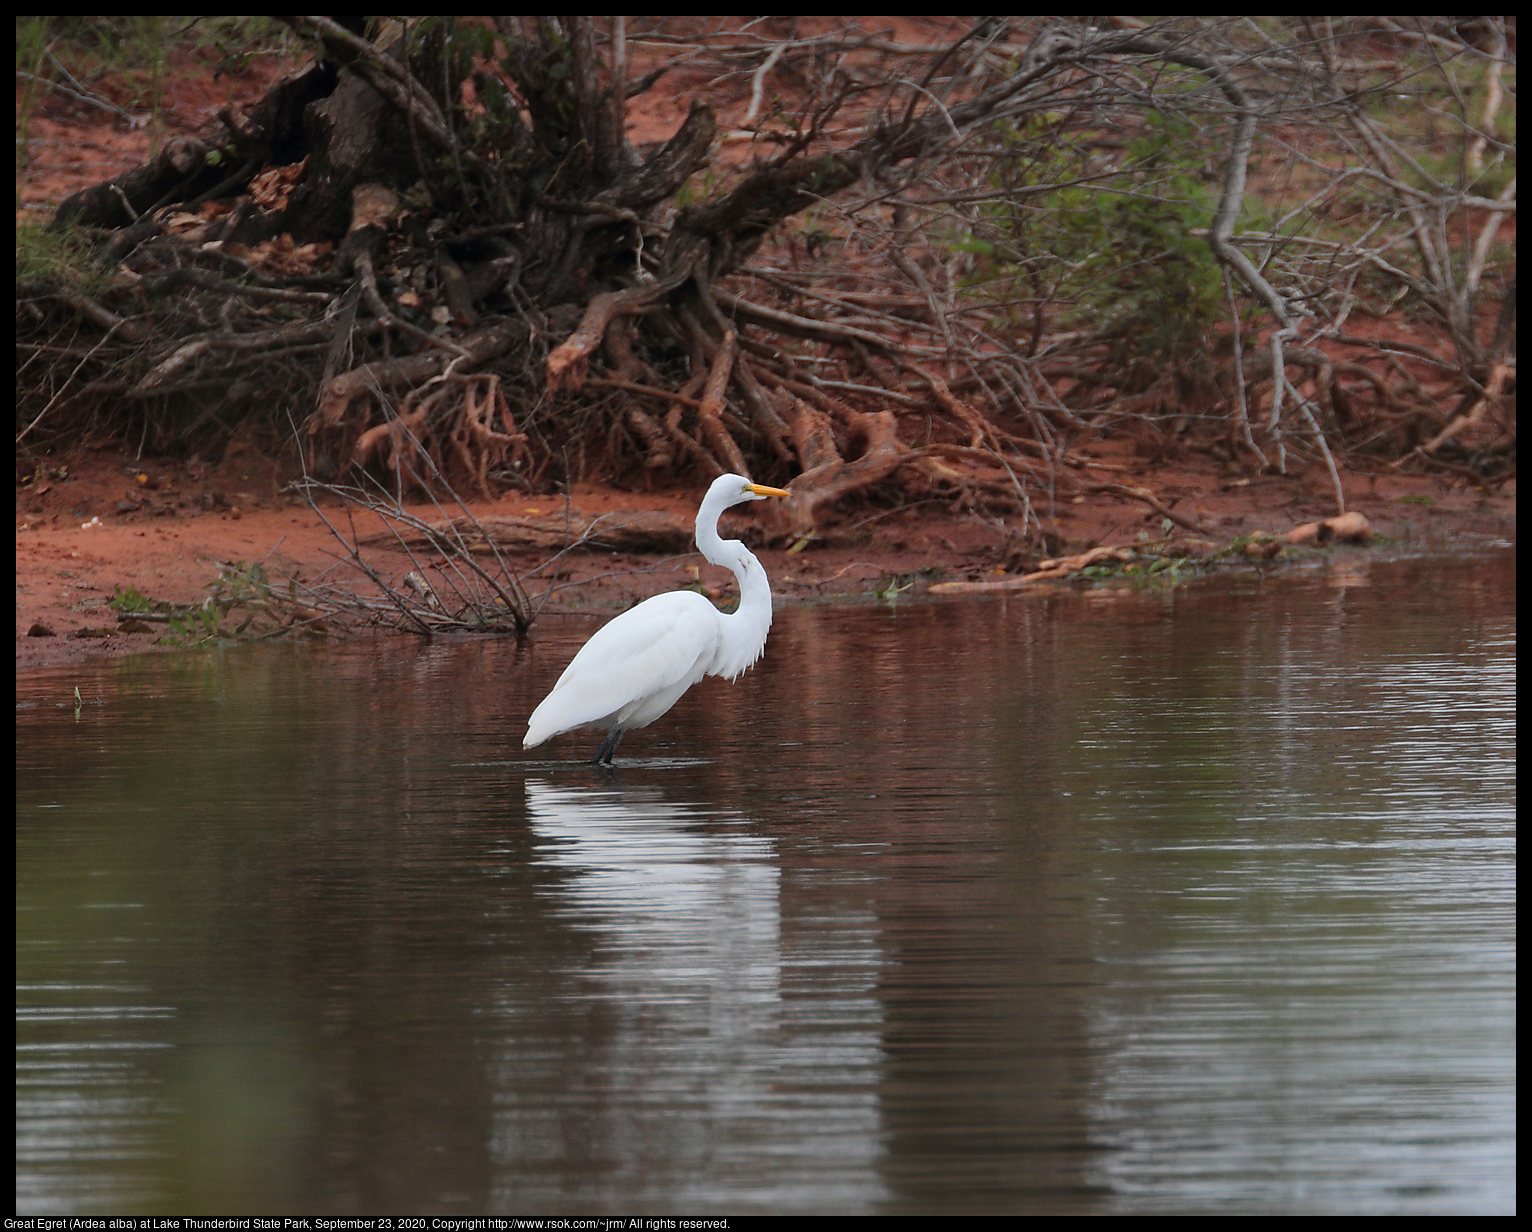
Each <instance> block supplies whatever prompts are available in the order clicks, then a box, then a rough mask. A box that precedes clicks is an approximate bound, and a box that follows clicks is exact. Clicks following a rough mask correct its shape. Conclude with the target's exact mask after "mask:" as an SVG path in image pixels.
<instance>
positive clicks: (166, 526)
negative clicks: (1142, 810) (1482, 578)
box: [16, 17, 1515, 668]
mask: <svg viewBox="0 0 1532 1232" xmlns="http://www.w3.org/2000/svg"><path fill="white" fill-rule="evenodd" d="M698 20H699V21H700V20H702V19H698ZM766 20H768V21H770V22H776V23H779V24H780V23H784V22H796V23H798V24H797V33H798V34H799V35H809V34H814V33H819V32H822V31H821V27H822V28H823V29H825V30H827V29H829V28H830V23H831V22H832V21H833V22H834V23H836V24H838V25H843V24H844V19H841V18H835V19H830V18H824V19H818V18H800V19H787V18H779V19H766ZM860 20H861V22H862V25H863V29H864V30H865V31H866V32H868V33H873V32H881V31H887V32H889V33H890V34H891V36H892V37H893V38H895V39H897V40H899V41H901V42H916V43H932V42H938V41H941V40H943V39H944V38H947V37H949V36H950V29H949V27H951V26H952V25H953V23H954V22H956V21H957V20H958V19H947V18H929V17H926V18H923V17H909V18H891V17H868V18H864V19H860ZM782 33H786V32H785V31H784V32H782ZM662 52H663V49H651V51H650V52H649V53H648V54H649V55H651V57H653V56H658V55H660V54H662ZM644 54H645V53H644V51H643V50H642V49H640V48H635V51H634V64H635V71H642V70H643V68H644V67H645V60H644V59H643V56H644ZM171 67H172V70H173V71H171V72H169V73H168V74H167V80H168V82H169V85H168V87H167V89H168V96H167V98H166V100H165V101H166V106H165V110H164V121H165V124H166V126H167V127H168V128H169V129H170V130H172V131H193V130H196V129H199V128H201V127H203V126H205V125H208V124H210V123H211V122H213V120H214V118H215V114H216V110H217V108H218V107H220V106H222V105H224V104H225V103H227V102H230V101H233V102H235V103H236V104H249V103H252V102H254V101H255V100H257V99H258V98H260V97H261V95H262V94H263V93H264V92H265V91H266V89H267V88H268V87H269V86H270V84H271V83H272V81H274V80H275V79H276V78H277V77H278V76H280V75H281V74H282V73H283V72H285V71H287V69H288V67H289V66H288V65H286V64H283V63H281V62H279V61H277V60H276V59H274V58H272V57H256V58H254V59H252V60H250V61H249V62H248V65H247V66H246V67H245V68H244V69H243V70H242V72H241V73H240V74H239V75H237V76H233V77H231V76H227V75H223V76H219V77H217V78H215V77H214V76H213V74H212V72H211V70H210V69H209V68H206V67H199V66H188V65H180V66H175V65H172V66H171ZM750 87H751V82H750V75H749V74H748V73H740V74H734V75H732V76H730V77H728V78H725V79H718V78H708V79H704V78H703V75H701V74H699V73H696V72H691V71H688V70H687V69H685V68H684V67H682V68H679V69H677V70H675V71H672V72H670V73H669V74H667V75H666V76H665V77H664V78H662V79H661V82H660V84H659V86H658V87H657V88H656V89H654V90H653V91H651V92H649V93H648V94H645V95H642V96H640V97H639V98H637V99H635V100H634V102H633V105H632V107H631V110H630V112H629V137H630V139H631V140H633V141H635V142H638V143H642V142H646V141H655V140H663V139H665V138H668V137H669V136H670V134H671V133H672V132H673V131H674V129H675V128H676V126H677V125H678V124H679V123H680V121H681V119H682V118H684V116H685V114H686V110H687V107H688V106H689V103H690V100H691V98H692V97H694V96H695V95H697V94H698V93H703V92H705V93H706V94H707V95H708V97H709V99H710V100H711V101H712V102H713V104H714V105H715V106H716V107H718V108H719V109H720V113H721V121H722V122H721V125H720V129H721V131H722V132H723V133H724V138H723V154H722V155H721V157H722V158H723V159H724V160H725V161H728V160H729V159H730V158H731V157H732V155H733V153H737V155H738V157H739V158H745V157H748V155H749V148H748V144H749V143H748V141H746V140H736V144H737V147H738V148H737V150H735V151H731V146H730V141H731V139H732V138H731V137H730V135H729V126H730V125H731V124H737V123H739V121H740V120H741V118H742V117H743V115H744V112H745V110H746V108H747V105H748V100H749V97H750ZM97 88H98V89H100V90H101V91H102V92H103V93H104V94H106V95H108V96H109V95H110V93H111V83H110V82H109V81H104V82H100V83H97ZM124 101H126V99H124ZM29 125H30V126H29V129H28V133H27V137H28V145H27V153H28V162H27V165H26V167H25V169H24V171H23V172H22V173H21V174H19V175H18V180H17V199H18V202H19V206H18V210H19V214H20V216H21V217H23V218H26V219H29V220H33V221H38V220H43V219H46V218H47V217H48V216H49V215H50V214H51V211H52V209H53V208H54V207H55V206H56V205H57V204H58V203H59V202H60V201H62V200H63V199H64V198H65V197H67V196H68V195H69V194H70V193H72V192H75V191H77V190H79V189H81V188H84V187H87V186H89V185H91V184H94V183H97V182H99V181H101V180H104V179H106V178H109V177H110V176H112V175H115V174H117V173H119V172H121V171H124V170H127V169H128V168H130V167H132V166H134V165H136V164H138V163H140V162H142V161H143V160H144V159H145V158H146V157H147V156H148V153H149V139H150V134H149V132H148V130H147V128H146V127H128V126H127V125H126V124H124V123H123V122H122V121H121V120H120V119H118V118H115V117H113V116H111V115H110V114H109V113H106V112H103V111H101V110H99V109H96V108H92V107H90V106H86V105H82V104H79V103H75V102H72V101H70V100H69V99H67V98H65V97H63V96H52V97H50V98H49V99H47V100H46V101H45V102H44V103H43V104H42V106H41V108H40V110H39V111H38V112H37V113H36V114H35V115H34V116H32V117H31V119H30V122H29ZM161 138H163V133H162V134H161ZM1074 448H1075V451H1076V453H1078V454H1080V455H1082V456H1083V457H1085V458H1086V459H1087V460H1089V461H1091V462H1094V463H1099V464H1100V469H1099V470H1093V471H1086V472H1077V474H1079V475H1081V476H1082V477H1083V476H1085V475H1088V476H1089V478H1088V479H1087V480H1086V481H1087V482H1090V483H1100V484H1122V485H1128V486H1133V487H1138V488H1142V489H1145V490H1147V491H1149V492H1151V493H1152V494H1153V495H1154V496H1155V497H1156V498H1157V499H1158V500H1159V501H1160V502H1162V503H1163V504H1164V505H1166V506H1169V507H1171V508H1172V509H1173V510H1174V511H1175V512H1176V513H1177V514H1179V515H1182V516H1185V517H1189V518H1191V519H1193V520H1195V521H1197V522H1199V523H1201V524H1202V525H1203V526H1204V527H1205V528H1206V529H1207V531H1208V538H1207V542H1208V544H1209V546H1212V545H1213V544H1221V543H1224V542H1227V541H1228V540H1229V539H1231V538H1233V537H1234V536H1236V535H1239V534H1244V533H1250V532H1255V531H1271V532H1277V533H1280V532H1282V531H1285V530H1287V529H1289V528H1291V527H1292V526H1294V525H1296V524H1298V523H1300V522H1304V521H1308V520H1312V519H1314V518H1319V517H1324V516H1327V515H1329V514H1331V513H1333V512H1335V507H1334V497H1333V493H1332V491H1331V487H1330V481H1329V478H1328V476H1327V475H1326V474H1325V473H1324V472H1323V471H1321V470H1313V471H1306V472H1304V473H1300V474H1294V475H1290V476H1282V477H1277V476H1263V477H1259V478H1255V479H1247V480H1239V479H1235V478H1233V477H1232V476H1230V475H1228V474H1227V473H1225V472H1224V471H1223V470H1221V468H1220V466H1219V464H1218V463H1216V462H1214V461H1213V460H1211V459H1207V458H1202V457H1199V456H1196V455H1191V456H1183V457H1180V458H1171V459H1168V460H1160V461H1157V462H1154V463H1149V462H1146V461H1145V460H1143V459H1141V458H1139V457H1138V456H1136V455H1135V453H1134V443H1133V442H1132V441H1127V440H1103V441H1098V442H1095V443H1094V444H1092V443H1088V442H1085V443H1076V445H1075V446H1074ZM17 480H18V485H17V493H16V558H17V577H16V660H17V666H18V667H19V668H20V667H35V666H43V665H49V664H57V663H64V662H69V661H73V660H76V659H79V658H83V657H86V656H93V655H119V654H125V653H134V652H139V651H142V650H145V649H147V648H149V646H150V645H151V644H152V643H153V641H154V635H153V634H152V633H150V634H145V633H138V634H116V633H114V634H112V635H108V636H81V632H82V630H83V631H91V630H96V631H99V630H102V629H105V628H112V629H115V625H116V621H115V614H114V613H113V612H112V610H111V609H110V608H109V606H108V600H109V599H110V597H111V595H112V593H113V590H114V588H118V587H121V588H124V589H125V588H129V587H133V588H137V590H139V591H140V592H141V593H142V594H144V595H146V596H148V597H150V598H153V599H163V600H170V601H173V602H190V601H194V600H196V599H198V598H200V597H201V596H202V594H203V593H204V592H203V588H204V587H205V586H206V585H207V584H208V583H209V582H210V581H212V580H213V578H214V577H215V576H216V573H217V569H218V564H217V562H231V563H232V562H251V561H256V560H263V561H265V562H266V565H267V568H268V570H269V572H270V573H271V575H272V576H273V577H274V578H281V577H283V576H286V575H288V574H294V575H298V576H301V577H303V578H306V579H310V580H312V579H314V578H316V577H318V576H320V575H321V574H323V573H324V571H326V570H333V571H334V572H333V573H332V574H331V576H333V577H345V571H344V569H337V567H336V555H337V554H338V553H339V552H340V545H339V544H338V543H337V542H336V540H335V539H334V537H333V536H332V535H331V533H330V531H329V530H328V529H327V527H326V526H325V525H324V522H323V521H322V520H321V519H320V518H319V517H318V516H317V515H316V514H315V513H314V512H313V511H312V510H310V509H309V508H308V507H307V506H306V505H304V504H303V503H302V502H300V501H298V500H296V499H294V498H292V497H291V496H289V495H286V494H284V493H283V491H282V483H281V476H280V475H279V474H277V472H276V468H275V466H274V465H273V464H271V463H269V462H268V461H267V460H265V459H264V458H262V457H261V456H260V455H259V454H258V453H256V452H254V451H252V450H250V449H247V448H236V449H234V450H232V451H231V453H230V455H229V456H228V457H227V458H225V459H224V460H223V461H222V462H221V463H220V464H218V465H217V466H212V465H208V464H204V463H201V462H199V461H197V460H195V459H193V460H191V461H183V460H174V459H156V458H139V457H136V456H135V453H134V451H133V450H132V449H131V448H130V447H128V446H125V445H123V444H122V443H121V442H116V441H109V442H102V443H101V444H100V447H98V448H82V449H79V450H76V451H74V452H72V453H69V454H67V455H64V454H58V455H54V454H46V455H34V454H28V453H25V452H23V454H22V455H21V458H20V460H19V463H18V471H17ZM1344 486H1345V492H1346V501H1347V505H1348V507H1349V508H1351V509H1353V510H1356V511H1358V512H1361V513H1363V514H1365V515H1366V516H1367V517H1368V518H1369V519H1370V521H1371V522H1372V524H1373V527H1374V528H1375V530H1376V531H1377V532H1378V533H1380V534H1382V535H1385V536H1388V537H1390V538H1392V539H1395V540H1428V541H1433V542H1439V543H1443V544H1454V543H1466V542H1471V541H1475V540H1484V539H1496V538H1501V539H1509V538H1512V537H1513V536H1514V533H1515V483H1514V481H1513V482H1511V483H1509V484H1506V485H1505V486H1504V487H1503V488H1502V489H1500V490H1499V491H1498V492H1496V493H1494V494H1493V495H1486V494H1483V493H1480V492H1478V491H1473V490H1465V489H1464V487H1463V485H1462V484H1461V483H1455V484H1449V482H1448V481H1447V480H1446V478H1438V477H1426V476H1411V475H1400V474H1397V473H1395V472H1389V471H1383V472H1381V473H1379V474H1375V475H1349V476H1346V478H1345V481H1344ZM699 496H700V491H692V490H667V491H656V492H634V491H617V490H613V489H597V488H592V487H579V488H577V489H576V490H575V491H574V492H573V493H572V494H571V497H570V503H571V505H572V506H573V507H575V508H576V509H577V510H578V511H579V512H580V513H583V514H585V515H586V516H594V515H597V514H601V513H608V512H615V511H640V510H643V511H658V512H667V513H670V514H672V515H674V516H675V517H677V518H680V519H686V520H689V519H690V518H691V517H692V515H693V513H694V512H695V509H696V502H697V500H698V498H699ZM473 508H474V511H475V513H476V514H477V515H478V516H480V517H481V518H488V517H494V516H526V515H528V514H529V513H531V512H533V511H535V512H536V513H539V514H549V515H552V514H555V513H557V512H559V511H562V510H563V508H564V505H563V498H562V497H554V496H546V497H537V498H529V497H527V496H524V495H514V494H513V495H509V496H506V497H504V498H502V499H501V500H499V501H497V502H492V503H476V504H475V505H474V506H473ZM415 511H416V512H417V513H419V514H420V515H421V516H423V517H426V518H432V517H434V516H436V512H435V511H434V510H432V509H430V508H428V507H415ZM1037 513H1038V515H1039V517H1040V519H1041V521H1042V522H1043V524H1044V525H1045V526H1046V527H1048V528H1049V529H1050V531H1052V532H1054V533H1055V534H1056V536H1057V539H1058V546H1059V548H1060V549H1061V550H1062V551H1071V550H1079V549H1082V548H1085V547H1089V546H1094V545H1096V544H1101V543H1130V542H1132V541H1134V540H1135V539H1137V538H1138V537H1139V536H1140V534H1141V532H1145V531H1148V532H1149V533H1151V534H1158V532H1159V527H1160V524H1161V517H1162V515H1161V514H1160V513H1158V512H1156V511H1155V510H1153V509H1151V508H1149V507H1148V506H1146V504H1144V503H1143V502H1141V501H1136V500H1132V499H1127V498H1123V497H1121V496H1113V495H1092V496H1090V497H1083V498H1076V500H1075V501H1074V502H1072V503H1060V504H1057V505H1054V506H1051V507H1050V506H1048V505H1047V504H1042V505H1040V506H1039V507H1038V509H1037ZM824 521H825V525H824V526H823V527H822V531H823V533H824V534H825V535H826V536H827V540H828V542H827V543H818V544H810V545H808V546H807V548H806V550H802V551H796V552H787V551H783V550H780V549H778V550H763V551H761V553H760V555H761V558H762V560H763V563H764V564H765V566H766V569H767V571H768V573H769V574H770V576H771V578H772V583H773V587H774V589H775V591H776V592H777V594H778V595H779V596H780V597H781V598H782V599H783V600H784V601H788V602H791V601H793V600H794V599H801V598H810V597H822V596H828V595H837V594H865V593H867V592H868V591H870V590H872V589H876V588H881V587H883V586H885V585H887V583H888V580H889V579H890V578H891V577H896V576H906V577H908V576H910V575H916V574H921V573H922V571H927V572H926V573H925V575H924V576H925V577H926V578H935V577H943V578H945V579H948V580H953V579H970V580H978V579H981V578H984V577H992V576H994V575H995V574H996V573H997V572H999V571H1003V570H1005V569H1007V568H1011V569H1014V568H1016V567H1017V551H1018V547H1017V536H1016V533H1015V531H1014V530H1013V529H1012V528H1011V527H1009V526H1008V525H1007V524H1006V523H1005V522H1004V521H1002V520H1000V519H998V518H991V517H985V516H979V515H975V514H972V513H965V512H961V511H954V510H952V509H950V508H948V507H947V506H945V505H943V504H937V503H934V502H928V503H926V504H923V505H917V506H914V507H911V508H907V509H905V510H902V511H898V512H880V511H879V510H878V509H877V508H876V507H875V506H865V505H864V506H856V507H848V508H846V509H845V510H842V511H837V512H834V513H832V514H831V515H830V516H829V517H827V518H826V519H825V520H824ZM358 528H359V529H360V530H362V531H363V532H364V533H365V532H366V530H367V529H369V528H368V526H367V524H366V522H365V520H363V521H361V522H359V524H358ZM1204 550H1206V549H1204ZM371 555H372V558H373V559H374V561H375V562H376V564H377V567H378V568H379V570H380V572H381V573H383V574H384V575H386V576H388V577H390V578H391V579H393V580H395V581H397V580H399V579H400V578H402V577H403V575H404V574H405V573H407V572H409V571H410V570H411V569H413V568H416V567H417V563H416V562H414V561H412V560H411V559H410V558H409V557H408V556H406V555H404V554H402V553H398V552H390V551H387V550H382V549H380V550H377V551H375V552H373V553H372V554H371ZM547 556H548V552H547V551H546V550H542V551H526V552H522V553H520V554H512V559H513V561H514V562H515V563H516V565H517V567H518V568H520V569H521V570H523V571H524V572H526V573H528V574H532V573H533V571H534V570H536V569H537V568H538V566H540V565H543V564H544V562H545V560H546V558H547ZM699 567H700V569H701V571H702V578H703V580H704V581H705V582H706V583H708V584H709V585H714V586H717V587H718V589H719V591H720V593H727V591H728V589H730V588H731V587H732V579H730V578H729V577H728V576H727V574H726V573H725V571H723V570H720V569H715V568H713V567H712V566H709V565H706V564H705V563H703V562H702V561H701V559H700V557H697V556H695V555H692V556H689V557H671V558H660V557H641V556H619V555H614V554H612V553H609V552H606V553H598V552H589V551H575V552H573V553H571V554H569V555H568V556H567V557H565V558H564V559H563V560H562V561H560V562H559V565H558V567H557V571H556V572H555V573H554V575H553V576H552V577H549V576H545V574H546V573H547V572H548V571H546V570H545V571H544V573H540V574H535V575H534V576H532V577H531V578H530V580H529V581H528V589H529V590H530V591H531V592H532V594H533V595H534V597H535V596H538V595H539V594H541V593H542V592H544V591H545V590H547V588H548V587H550V586H557V587H558V589H557V590H556V591H555V592H554V593H553V594H552V595H550V596H549V604H550V610H553V609H557V608H559V607H561V606H568V605H571V604H577V605H578V606H580V607H582V608H585V609H589V608H591V607H592V606H597V607H606V608H610V609H611V610H617V609H619V608H621V607H624V606H626V605H627V604H629V603H631V602H632V601H633V600H635V599H637V598H641V597H644V596H646V595H649V594H652V593H656V592H658V591H661V590H666V589H672V588H675V587H677V586H680V585H685V584H687V583H689V582H691V581H692V580H693V579H694V577H695V574H694V572H693V571H694V570H695V569H697V568H699ZM916 584H917V585H918V584H919V583H918V582H917V583H916ZM40 629H46V630H47V631H48V632H49V634H50V635H49V636H32V634H33V633H35V632H37V631H38V630H40Z"/></svg>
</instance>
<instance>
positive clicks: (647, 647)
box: [523, 590, 722, 748]
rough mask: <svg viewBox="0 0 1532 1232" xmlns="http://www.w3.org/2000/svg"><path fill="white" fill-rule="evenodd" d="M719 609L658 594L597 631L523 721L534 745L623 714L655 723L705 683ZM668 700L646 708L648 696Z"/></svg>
mask: <svg viewBox="0 0 1532 1232" xmlns="http://www.w3.org/2000/svg"><path fill="white" fill-rule="evenodd" d="M721 620H722V617H721V616H720V614H719V612H718V609H717V608H715V607H714V606H713V605H712V604H711V603H709V602H708V601H707V600H706V599H704V598H703V597H702V596H701V595H699V594H697V593H696V592H694V591H684V590H682V591H674V592H672V593H671V594H667V595H656V596H655V597H654V598H653V599H649V600H647V601H645V602H643V603H640V604H639V605H638V606H637V607H635V608H633V609H631V610H630V611H627V612H624V613H623V614H622V615H621V616H619V617H617V618H616V619H615V620H612V621H610V622H608V623H607V624H605V625H603V626H602V627H601V628H600V629H598V630H596V632H595V634H594V635H593V636H592V637H591V639H590V641H588V642H586V643H585V645H584V646H582V647H580V652H579V653H578V654H577V655H575V657H574V658H573V659H572V660H571V661H570V664H569V666H568V667H566V668H565V669H564V674H563V675H562V676H560V677H559V680H558V683H557V684H556V685H554V686H553V690H552V692H550V693H549V694H548V696H547V697H545V698H543V700H542V704H541V705H539V706H538V707H537V709H536V710H534V711H533V712H532V717H531V718H530V719H529V720H528V721H527V735H526V739H525V740H524V741H523V744H524V745H525V747H527V748H531V747H532V746H533V745H535V744H541V743H542V742H543V741H544V740H547V739H548V738H549V737H551V736H556V735H558V734H559V733H560V732H566V731H569V730H570V729H571V728H575V727H583V726H584V725H585V724H587V723H596V722H600V721H602V720H606V719H612V718H614V716H616V715H618V714H619V713H621V712H622V711H624V710H628V711H629V717H633V718H636V719H637V722H636V723H635V724H634V725H635V726H642V725H643V724H644V723H649V722H652V721H653V720H654V719H657V718H658V717H659V716H660V715H661V714H663V713H664V712H665V710H668V709H669V708H670V706H671V705H672V704H673V703H674V702H675V700H676V698H678V697H680V695H681V694H682V693H684V692H685V691H686V689H687V688H688V687H690V686H691V685H693V684H695V683H696V682H697V681H698V680H700V679H702V675H703V672H704V671H705V669H706V667H707V665H708V663H710V662H711V661H712V659H713V656H714V654H715V653H716V652H717V648H718V639H719V630H720V628H721V623H720V622H721ZM665 695H670V696H669V700H668V701H666V702H665V703H664V705H663V708H662V709H660V710H659V711H657V712H655V713H652V714H648V713H638V714H636V715H635V714H634V713H633V712H634V711H635V710H638V711H643V710H646V709H651V708H652V707H650V708H644V707H641V706H639V705H638V703H641V702H643V701H645V700H646V699H653V700H655V701H656V702H658V701H659V700H660V699H662V697H663V696H665Z"/></svg>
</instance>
